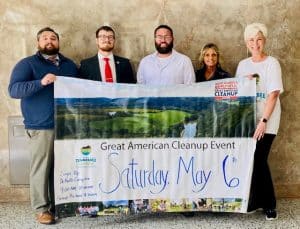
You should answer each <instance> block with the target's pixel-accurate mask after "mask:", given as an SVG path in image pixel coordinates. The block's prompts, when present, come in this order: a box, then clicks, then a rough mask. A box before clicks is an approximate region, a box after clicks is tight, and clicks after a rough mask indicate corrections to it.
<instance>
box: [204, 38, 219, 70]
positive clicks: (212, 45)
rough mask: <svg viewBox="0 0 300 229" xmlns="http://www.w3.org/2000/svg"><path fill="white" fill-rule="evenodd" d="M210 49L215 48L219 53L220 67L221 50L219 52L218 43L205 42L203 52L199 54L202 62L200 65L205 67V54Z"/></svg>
mask: <svg viewBox="0 0 300 229" xmlns="http://www.w3.org/2000/svg"><path fill="white" fill-rule="evenodd" d="M208 49H213V50H215V52H216V53H217V66H218V67H219V66H220V63H219V59H220V52H219V48H218V46H217V45H216V44H214V43H207V44H205V45H204V46H203V47H202V49H201V53H200V56H199V62H200V66H201V67H203V66H205V63H204V55H205V53H206V51H207V50H208Z"/></svg>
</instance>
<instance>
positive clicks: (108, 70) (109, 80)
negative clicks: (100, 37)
mask: <svg viewBox="0 0 300 229" xmlns="http://www.w3.org/2000/svg"><path fill="white" fill-rule="evenodd" d="M103 60H104V61H105V66H104V71H105V81H106V82H107V83H112V82H113V77H112V72H111V68H110V65H109V58H107V57H104V58H103Z"/></svg>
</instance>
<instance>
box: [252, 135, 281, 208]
mask: <svg viewBox="0 0 300 229" xmlns="http://www.w3.org/2000/svg"><path fill="white" fill-rule="evenodd" d="M275 136H276V135H274V134H265V135H264V137H263V138H262V139H261V140H259V141H257V143H256V150H255V153H254V165H253V173H252V181H251V188H250V196H249V204H248V211H253V210H255V209H257V208H263V209H275V208H276V198H275V193H274V187H273V182H272V177H271V173H270V169H269V165H268V156H269V153H270V149H271V145H272V142H273V140H274V138H275Z"/></svg>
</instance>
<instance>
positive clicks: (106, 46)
mask: <svg viewBox="0 0 300 229" xmlns="http://www.w3.org/2000/svg"><path fill="white" fill-rule="evenodd" d="M98 48H99V49H100V50H101V51H104V52H110V51H112V50H113V49H114V45H110V44H105V45H103V46H102V47H100V46H99V45H98Z"/></svg>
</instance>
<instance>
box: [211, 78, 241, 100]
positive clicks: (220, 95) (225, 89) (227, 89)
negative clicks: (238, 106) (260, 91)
mask: <svg viewBox="0 0 300 229" xmlns="http://www.w3.org/2000/svg"><path fill="white" fill-rule="evenodd" d="M237 94H238V83H237V82H236V81H231V82H219V83H216V84H215V99H216V100H223V99H237Z"/></svg>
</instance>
